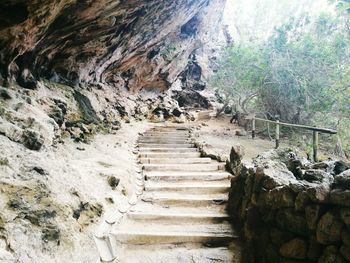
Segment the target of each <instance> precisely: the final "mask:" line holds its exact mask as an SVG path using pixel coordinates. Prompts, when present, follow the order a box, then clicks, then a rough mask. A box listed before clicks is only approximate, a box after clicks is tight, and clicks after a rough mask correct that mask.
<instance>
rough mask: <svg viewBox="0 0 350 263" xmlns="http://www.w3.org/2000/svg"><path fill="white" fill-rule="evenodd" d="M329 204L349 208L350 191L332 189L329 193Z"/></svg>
mask: <svg viewBox="0 0 350 263" xmlns="http://www.w3.org/2000/svg"><path fill="white" fill-rule="evenodd" d="M330 202H331V203H333V204H336V205H340V206H348V207H350V190H342V189H334V190H332V191H331V192H330Z"/></svg>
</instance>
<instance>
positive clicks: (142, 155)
mask: <svg viewBox="0 0 350 263" xmlns="http://www.w3.org/2000/svg"><path fill="white" fill-rule="evenodd" d="M200 156H201V154H200V152H189V153H182V154H181V157H182V158H199V157H200ZM177 157H179V154H178V153H171V152H160V153H157V152H142V153H140V154H139V158H177Z"/></svg>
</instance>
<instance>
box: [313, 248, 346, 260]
mask: <svg viewBox="0 0 350 263" xmlns="http://www.w3.org/2000/svg"><path fill="white" fill-rule="evenodd" d="M318 263H345V260H344V258H343V257H342V256H341V255H340V253H339V250H338V248H337V247H335V246H328V247H326V249H324V251H323V254H322V256H321V257H320V259H319V260H318Z"/></svg>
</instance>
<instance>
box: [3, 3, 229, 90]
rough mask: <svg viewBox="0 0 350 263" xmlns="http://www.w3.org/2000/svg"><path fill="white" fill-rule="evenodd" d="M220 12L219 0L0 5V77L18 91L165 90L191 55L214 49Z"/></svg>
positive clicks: (194, 55) (222, 5) (221, 10)
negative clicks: (62, 87) (48, 85)
mask: <svg viewBox="0 0 350 263" xmlns="http://www.w3.org/2000/svg"><path fill="white" fill-rule="evenodd" d="M224 5H225V0H215V1H213V0H211V1H210V0H176V1H156V0H151V1H122V0H119V1H115V0H101V1H91V0H82V1H74V0H56V1H36V0H32V1H21V0H19V1H2V3H1V4H0V7H1V8H0V10H1V11H0V14H1V16H0V17H1V18H0V73H1V76H0V78H1V79H2V82H3V83H5V84H7V83H8V82H11V81H13V80H17V81H18V83H19V84H20V85H21V86H23V87H25V88H35V86H36V80H37V79H39V78H46V79H51V80H54V81H58V82H65V83H69V84H77V83H108V84H110V85H117V86H124V87H126V88H128V89H129V90H131V91H139V90H141V89H153V88H155V89H161V90H165V89H168V88H169V87H170V86H171V84H172V83H173V82H174V80H175V79H176V78H177V77H178V76H179V74H180V73H181V72H182V71H183V70H184V69H185V67H186V65H187V63H188V60H189V57H190V55H191V54H192V60H193V58H195V57H196V56H199V57H201V55H200V54H202V53H203V49H204V48H206V47H210V46H211V45H215V42H214V40H215V39H217V35H218V34H217V33H218V32H219V31H220V30H219V29H220V21H221V14H222V13H223V8H224ZM206 51H209V49H206ZM209 55H210V54H209ZM190 60H191V59H190ZM202 61H203V60H202ZM196 63H197V62H196ZM0 84H1V83H0Z"/></svg>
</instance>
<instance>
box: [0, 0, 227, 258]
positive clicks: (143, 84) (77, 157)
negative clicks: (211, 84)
mask: <svg viewBox="0 0 350 263" xmlns="http://www.w3.org/2000/svg"><path fill="white" fill-rule="evenodd" d="M224 3H225V0H175V1H170V0H167V1H156V0H147V1H146V0H139V1H134V0H127V1H124V0H119V1H118V0H99V1H93V0H55V1H48V0H40V1H39V0H31V1H24V0H13V1H10V0H3V1H0V262H96V261H97V259H98V258H99V255H98V253H97V250H96V248H95V244H94V242H93V239H92V233H95V232H96V228H97V226H98V223H99V222H100V221H101V220H102V219H101V218H103V217H104V216H105V214H106V212H107V211H109V210H113V209H114V210H115V208H116V207H119V206H122V205H123V204H124V203H127V202H128V199H129V198H130V197H131V196H132V195H133V191H134V189H133V187H132V185H133V184H132V180H133V179H132V178H133V176H134V173H135V171H134V165H135V164H134V160H133V155H132V150H133V143H134V142H135V140H136V139H137V136H138V132H141V131H142V130H143V129H145V127H146V126H147V124H146V122H143V120H145V119H147V120H162V119H164V118H166V119H168V120H173V121H176V122H180V121H184V119H186V118H187V119H191V118H194V117H193V116H192V115H191V114H190V113H189V112H186V111H184V110H183V109H181V108H180V107H185V106H193V105H195V106H201V107H208V106H209V101H208V99H206V98H205V97H203V96H202V94H201V93H202V92H203V89H204V88H205V82H204V81H203V80H204V79H205V78H206V76H207V74H208V73H209V72H210V60H211V58H213V57H215V50H213V49H212V47H215V46H216V43H217V42H216V41H217V40H216V39H217V35H218V34H217V33H218V32H219V31H220V30H219V29H220V20H221V18H220V17H221V14H222V11H223V7H224ZM168 89H170V90H169V91H168ZM163 91H166V92H163Z"/></svg>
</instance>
